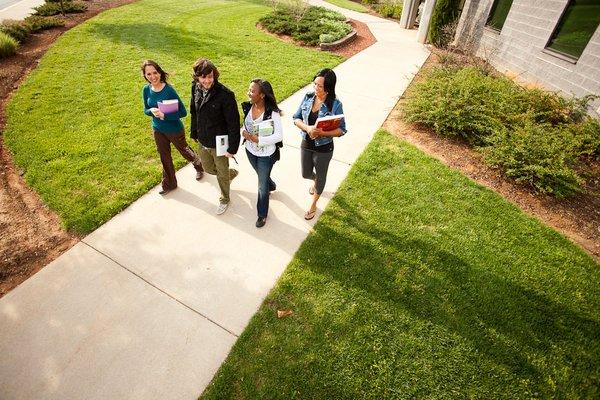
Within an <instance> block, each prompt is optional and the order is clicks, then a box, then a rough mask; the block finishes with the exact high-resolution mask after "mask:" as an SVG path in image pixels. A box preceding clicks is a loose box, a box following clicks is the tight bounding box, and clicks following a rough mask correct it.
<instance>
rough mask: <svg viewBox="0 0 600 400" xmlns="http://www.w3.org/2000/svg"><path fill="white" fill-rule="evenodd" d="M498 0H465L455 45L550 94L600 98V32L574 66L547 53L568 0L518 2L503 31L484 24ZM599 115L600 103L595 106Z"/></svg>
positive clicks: (516, 1) (518, 0)
mask: <svg viewBox="0 0 600 400" xmlns="http://www.w3.org/2000/svg"><path fill="white" fill-rule="evenodd" d="M492 3H493V0H466V2H465V5H464V8H463V13H462V15H461V17H460V20H459V24H458V26H457V35H456V42H457V43H458V44H461V43H467V42H470V43H472V48H473V50H474V51H476V54H477V55H479V56H481V57H483V58H485V59H487V60H488V61H489V62H490V63H491V64H492V65H493V66H494V67H496V68H497V69H498V70H500V71H502V72H506V73H509V74H511V75H513V74H514V75H515V76H517V77H518V79H519V80H521V81H525V82H531V83H535V84H538V85H540V86H543V87H545V88H547V89H549V90H554V91H560V92H562V93H564V94H567V95H574V96H577V97H581V96H584V95H587V94H600V29H596V32H595V33H594V35H593V36H592V38H591V40H590V42H589V43H588V45H587V47H586V48H585V50H584V51H583V54H582V55H581V56H580V57H579V59H578V60H577V61H576V62H574V61H570V60H567V59H566V58H565V57H561V56H560V55H557V54H552V53H551V52H550V51H548V50H545V46H546V44H547V43H548V40H549V39H550V36H551V35H552V32H553V31H554V28H555V26H556V24H557V23H558V21H559V19H560V16H561V15H562V12H563V9H564V8H565V7H566V5H567V3H568V0H514V1H513V4H512V7H511V9H510V11H509V13H508V17H507V18H506V21H505V23H504V26H503V28H502V31H501V32H498V31H495V30H493V29H491V28H488V27H486V26H485V23H486V21H487V18H488V15H489V12H490V9H491V7H492ZM593 109H594V111H595V112H596V113H597V114H600V101H596V102H594V103H593Z"/></svg>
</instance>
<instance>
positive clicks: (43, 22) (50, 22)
mask: <svg viewBox="0 0 600 400" xmlns="http://www.w3.org/2000/svg"><path fill="white" fill-rule="evenodd" d="M64 25H65V21H64V20H62V19H60V18H58V17H44V16H40V15H30V16H28V17H26V18H25V19H23V20H20V21H16V20H11V19H5V20H3V21H2V23H0V33H2V34H4V36H3V38H4V39H1V40H0V43H3V44H1V45H0V46H2V47H3V48H4V47H6V46H8V48H12V50H10V51H6V50H4V51H2V50H0V58H3V57H8V56H11V55H13V54H15V53H16V51H17V48H18V47H19V45H21V44H22V43H24V42H26V41H27V39H29V37H30V36H31V34H32V33H34V32H39V31H41V30H44V29H50V28H54V27H56V26H64ZM6 36H8V37H9V38H8V39H7V38H6ZM10 39H13V40H10ZM13 42H14V43H13ZM6 43H8V45H7V44H6Z"/></svg>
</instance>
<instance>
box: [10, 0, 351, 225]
mask: <svg viewBox="0 0 600 400" xmlns="http://www.w3.org/2000/svg"><path fill="white" fill-rule="evenodd" d="M269 10H270V9H269V8H268V7H266V6H265V5H264V4H263V3H261V2H256V1H194V2H189V1H185V0H172V1H169V2H164V1H158V0H143V1H140V2H136V3H134V4H131V5H128V6H124V7H120V8H118V9H113V10H110V11H107V12H104V13H102V14H101V15H99V16H97V17H95V18H93V19H91V20H89V21H87V22H86V23H84V24H82V25H79V26H77V27H76V28H74V29H71V30H70V31H68V32H66V33H65V34H64V35H63V36H62V37H61V38H60V39H59V40H58V41H57V42H56V43H55V44H54V45H53V46H52V48H50V50H49V51H48V52H47V53H46V55H45V56H44V57H43V58H42V60H41V62H40V64H39V67H38V68H36V70H35V71H33V73H32V74H31V75H30V77H29V78H28V79H27V80H26V81H25V82H24V83H23V84H22V85H21V87H20V88H19V89H18V90H17V92H16V93H15V95H14V97H13V99H12V100H11V102H10V104H9V105H8V107H7V115H8V120H7V126H6V130H5V132H4V135H5V141H6V144H7V145H8V146H9V148H10V150H11V151H12V152H13V154H14V159H15V162H16V163H17V165H18V166H19V167H20V168H22V169H23V170H24V172H25V175H24V176H25V179H26V181H27V183H28V184H29V185H30V186H31V187H32V188H34V189H35V190H36V191H37V192H38V193H39V194H40V195H41V196H42V198H43V200H44V201H45V202H46V203H47V204H48V205H49V206H50V207H51V208H52V209H54V210H55V211H56V212H58V214H59V215H60V217H61V218H62V221H63V223H64V225H65V227H66V228H68V229H70V230H72V231H75V232H78V233H87V232H90V231H92V230H93V229H95V228H97V227H98V226H99V225H101V224H102V223H103V222H105V221H107V220H108V219H109V218H110V217H112V216H113V215H115V214H116V213H117V212H119V211H120V210H121V209H123V208H124V207H126V206H127V205H128V204H130V203H131V202H132V201H134V200H135V199H137V198H138V197H139V196H141V195H142V194H144V193H145V192H146V191H147V190H148V189H149V188H151V187H152V186H154V185H156V184H157V183H158V182H159V181H160V174H161V169H160V163H159V159H158V155H157V154H156V150H155V146H154V141H153V139H152V136H151V131H150V119H149V118H148V117H146V116H145V115H144V114H143V112H142V100H141V89H142V86H143V85H144V83H145V82H144V80H143V78H142V77H141V74H140V71H139V66H140V64H141V62H142V61H143V60H144V59H147V58H151V59H154V60H156V61H157V62H158V63H159V64H161V65H162V66H163V68H164V69H165V70H167V71H168V72H170V73H171V74H172V76H171V79H170V82H171V83H172V84H173V85H174V87H175V88H176V90H177V91H178V92H179V95H180V96H181V97H182V99H183V100H184V103H186V104H187V103H188V102H189V96H190V95H189V91H190V89H189V87H190V81H191V67H192V65H193V63H194V61H195V60H196V59H197V58H199V57H208V58H210V59H212V60H213V61H214V62H215V63H216V65H217V66H218V67H219V69H220V71H221V81H222V82H223V83H224V84H226V85H227V86H229V87H230V88H232V89H233V90H234V91H235V92H236V95H237V98H238V100H240V101H241V100H242V99H245V92H246V90H247V85H248V82H249V81H250V79H252V78H254V77H257V76H260V77H263V78H266V79H268V80H270V81H271V82H272V83H273V87H274V89H275V91H276V94H277V96H278V98H279V99H283V98H285V97H287V96H289V95H290V94H292V93H293V92H294V91H296V90H298V89H299V88H301V87H302V86H303V85H305V84H306V83H307V82H309V80H310V79H311V77H312V74H314V72H315V71H316V70H318V69H319V68H323V67H333V66H334V65H336V64H338V63H339V62H340V61H341V60H342V58H341V57H338V56H335V55H330V54H327V53H323V52H318V51H313V50H309V49H305V48H299V47H296V46H293V45H291V44H286V43H283V42H281V41H278V40H277V39H274V38H272V37H270V36H268V35H266V34H264V33H262V32H260V31H258V30H257V29H256V28H255V24H256V21H257V20H258V19H259V18H260V17H262V16H263V15H265V14H267V13H268V12H269ZM185 124H186V127H189V117H188V118H187V119H186V121H185ZM176 165H177V166H178V167H180V166H182V165H184V160H183V159H182V158H181V157H180V156H179V155H177V156H176Z"/></svg>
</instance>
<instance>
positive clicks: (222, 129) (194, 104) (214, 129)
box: [190, 81, 240, 154]
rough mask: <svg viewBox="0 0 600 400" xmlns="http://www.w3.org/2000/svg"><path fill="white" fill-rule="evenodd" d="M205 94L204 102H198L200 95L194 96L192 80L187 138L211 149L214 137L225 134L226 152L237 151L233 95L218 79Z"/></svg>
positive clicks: (237, 138)
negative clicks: (226, 138) (189, 132)
mask: <svg viewBox="0 0 600 400" xmlns="http://www.w3.org/2000/svg"><path fill="white" fill-rule="evenodd" d="M207 96H208V98H207V100H206V102H204V104H202V96H198V90H197V89H196V82H195V81H194V82H192V100H191V102H190V111H191V119H192V129H191V135H190V137H191V138H192V139H194V140H198V141H200V143H201V144H202V145H203V146H204V147H209V148H213V149H214V148H215V147H216V144H215V137H216V136H218V135H227V136H228V137H229V148H228V149H227V152H229V153H230V154H235V153H237V150H238V147H239V145H240V113H239V111H238V108H237V104H236V101H235V94H234V93H233V92H232V91H231V90H229V89H228V88H227V87H225V86H224V85H223V84H221V83H220V82H218V81H215V83H214V84H213V86H212V88H210V90H209V91H208V94H207ZM200 104H202V106H200Z"/></svg>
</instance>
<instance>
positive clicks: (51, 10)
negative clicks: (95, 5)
mask: <svg viewBox="0 0 600 400" xmlns="http://www.w3.org/2000/svg"><path fill="white" fill-rule="evenodd" d="M86 9H87V6H86V5H85V4H83V3H79V2H75V1H71V0H65V1H64V2H63V3H62V4H61V3H60V2H57V1H46V2H45V3H44V4H42V5H41V6H38V7H34V10H35V13H36V14H37V15H41V16H51V15H58V14H62V13H65V14H71V13H80V12H84V11H85V10H86Z"/></svg>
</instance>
